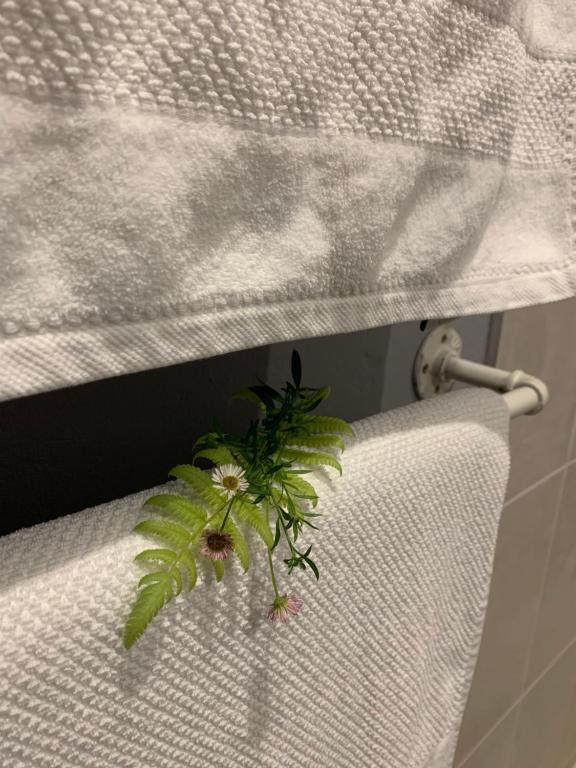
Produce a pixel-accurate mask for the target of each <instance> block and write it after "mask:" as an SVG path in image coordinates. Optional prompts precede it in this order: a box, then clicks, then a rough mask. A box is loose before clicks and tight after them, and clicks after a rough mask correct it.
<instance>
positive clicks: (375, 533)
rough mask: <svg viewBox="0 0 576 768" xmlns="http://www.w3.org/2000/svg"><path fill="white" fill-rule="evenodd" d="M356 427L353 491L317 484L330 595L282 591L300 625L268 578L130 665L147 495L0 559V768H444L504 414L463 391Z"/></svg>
mask: <svg viewBox="0 0 576 768" xmlns="http://www.w3.org/2000/svg"><path fill="white" fill-rule="evenodd" d="M355 427H356V429H357V432H358V441H357V442H356V444H355V445H354V446H353V447H351V448H350V449H349V450H348V451H347V452H346V453H345V454H344V467H345V475H344V477H343V478H342V479H339V480H337V481H335V482H334V483H333V484H331V483H330V482H328V481H322V489H321V511H322V512H323V513H324V517H323V518H322V519H321V533H319V534H318V539H319V542H318V557H317V561H318V564H319V566H320V567H321V578H320V582H319V583H318V584H316V583H315V582H314V581H313V579H310V580H309V579H308V578H307V575H306V574H299V575H297V576H296V577H293V579H292V583H293V584H294V585H295V587H296V589H297V591H298V593H299V594H300V595H301V596H302V597H303V599H304V608H303V610H302V615H301V616H300V617H298V618H297V619H293V620H292V621H291V623H288V624H287V625H285V626H276V625H271V624H270V623H269V622H268V620H267V619H266V614H265V609H266V604H267V602H268V601H269V593H270V587H269V584H268V581H267V575H266V567H265V563H264V562H262V559H261V558H260V559H257V562H256V563H255V564H254V565H253V567H252V569H251V570H250V572H249V574H247V575H245V576H241V575H240V574H232V573H229V574H227V575H226V577H225V579H224V581H223V582H222V583H221V584H220V585H215V584H213V583H210V584H206V583H202V584H201V585H200V586H199V587H197V588H196V590H194V592H193V593H192V594H191V596H190V598H189V599H188V598H186V599H183V600H182V601H181V602H180V603H179V604H172V605H170V607H169V608H168V609H167V610H166V611H165V612H164V614H163V615H162V616H161V617H160V618H158V619H157V620H156V622H155V623H154V624H153V625H152V626H151V628H150V629H149V630H148V631H147V633H146V634H145V635H144V637H143V638H142V639H141V641H140V642H139V644H138V645H136V646H135V647H134V648H133V649H132V651H130V652H129V653H127V652H125V651H123V650H122V648H121V643H120V632H121V628H122V623H123V621H124V619H125V617H126V614H127V610H128V607H129V604H130V602H131V600H132V598H133V596H134V584H135V579H136V574H137V570H138V569H137V566H136V565H135V564H134V563H132V562H131V557H132V556H133V555H134V554H135V553H136V552H137V551H138V549H139V548H141V547H142V543H143V541H142V539H141V537H138V536H137V535H135V534H132V533H130V531H131V528H132V526H133V525H134V523H135V521H136V520H137V518H138V515H139V509H140V506H141V503H142V501H143V499H145V498H146V495H147V494H146V493H142V494H137V495H135V496H131V497H128V498H126V499H121V500H119V501H115V502H112V503H110V504H105V505H103V506H100V507H97V508H94V509H91V510H86V511H85V512H81V513H78V514H75V515H70V516H68V517H64V518H61V519H59V520H56V521H53V522H50V523H46V524H43V525H40V526H37V527H34V528H31V529H27V530H22V531H19V532H17V533H14V534H12V535H10V536H7V537H5V538H4V539H2V540H0V561H1V562H2V569H1V570H0V587H1V592H0V646H1V648H2V654H1V655H0V732H1V737H0V763H1V764H2V766H3V768H48V767H51V768H56V766H57V767H58V768H176V767H177V766H178V768H180V766H190V767H194V768H196V767H197V768H208V766H214V768H222V766H246V768H256V766H262V767H264V768H265V767H269V768H296V767H298V768H301V767H302V766H306V768H366V767H367V766H378V767H379V768H380V767H381V768H431V767H432V766H434V768H449V766H450V765H451V760H452V757H453V752H454V747H455V742H456V736H457V731H458V728H459V723H460V719H461V716H462V712H463V708H464V703H465V699H466V696H467V691H468V688H469V684H470V680H471V675H472V671H473V666H474V661H475V657H476V653H477V648H478V643H479V637H480V632H481V626H482V621H483V616H484V609H485V602H486V595H487V590H488V583H489V578H490V570H491V563H492V556H493V550H494V544H495V539H496V531H497V526H498V520H499V516H500V511H501V508H502V503H503V497H504V491H505V485H506V479H507V473H508V441H507V431H508V415H507V410H506V408H505V407H504V405H503V403H502V402H501V399H500V397H499V396H498V395H495V394H493V393H491V392H485V391H480V390H479V391H462V392H457V393H454V394H451V395H446V396H444V397H441V398H438V399H435V400H432V401H427V402H424V403H419V404H416V405H412V406H408V407H406V408H403V409H400V410H398V411H394V412H391V413H388V414H384V415H378V416H374V417H371V418H368V419H365V420H363V421H360V422H358V423H357V424H356V425H355ZM319 482H320V481H319ZM320 553H321V554H320Z"/></svg>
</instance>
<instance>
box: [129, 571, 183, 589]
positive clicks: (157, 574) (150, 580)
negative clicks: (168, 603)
mask: <svg viewBox="0 0 576 768" xmlns="http://www.w3.org/2000/svg"><path fill="white" fill-rule="evenodd" d="M160 581H161V582H163V583H166V584H170V582H171V581H174V582H175V584H176V594H177V595H179V594H180V592H182V576H181V574H180V571H179V570H178V568H171V569H170V570H169V571H154V572H153V573H147V574H146V575H145V576H142V578H141V579H140V581H139V582H138V588H140V587H145V586H146V585H147V584H155V583H156V582H160Z"/></svg>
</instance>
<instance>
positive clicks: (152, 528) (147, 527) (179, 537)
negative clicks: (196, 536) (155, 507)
mask: <svg viewBox="0 0 576 768" xmlns="http://www.w3.org/2000/svg"><path fill="white" fill-rule="evenodd" d="M134 530H135V531H137V532H138V533H146V534H148V535H149V536H154V537H155V538H157V539H160V540H161V541H164V542H166V543H167V544H172V545H173V546H176V547H180V548H182V549H183V548H184V547H187V546H188V545H189V544H191V543H192V534H191V533H190V531H187V530H186V528H184V527H183V526H182V525H180V523H173V522H172V520H158V519H156V518H154V519H153V520H142V522H141V523H138V525H137V526H136V527H135V528H134Z"/></svg>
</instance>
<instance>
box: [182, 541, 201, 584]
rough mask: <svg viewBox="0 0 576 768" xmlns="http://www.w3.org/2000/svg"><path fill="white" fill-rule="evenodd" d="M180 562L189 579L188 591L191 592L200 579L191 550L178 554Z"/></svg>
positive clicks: (184, 550)
mask: <svg viewBox="0 0 576 768" xmlns="http://www.w3.org/2000/svg"><path fill="white" fill-rule="evenodd" d="M178 561H179V563H180V565H181V566H182V568H184V570H185V572H186V577H187V579H188V591H190V590H191V589H194V587H195V586H196V580H197V579H198V570H197V568H196V560H195V558H194V555H193V554H192V552H190V550H189V549H183V550H181V551H180V552H179V554H178Z"/></svg>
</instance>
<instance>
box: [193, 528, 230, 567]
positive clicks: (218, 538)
mask: <svg viewBox="0 0 576 768" xmlns="http://www.w3.org/2000/svg"><path fill="white" fill-rule="evenodd" d="M233 549H234V541H233V539H232V536H231V535H230V534H229V533H223V532H222V531H205V532H204V534H203V536H202V546H201V547H200V554H202V555H204V556H205V557H209V558H210V560H226V558H227V557H228V555H229V554H230V552H232V550H233Z"/></svg>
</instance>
